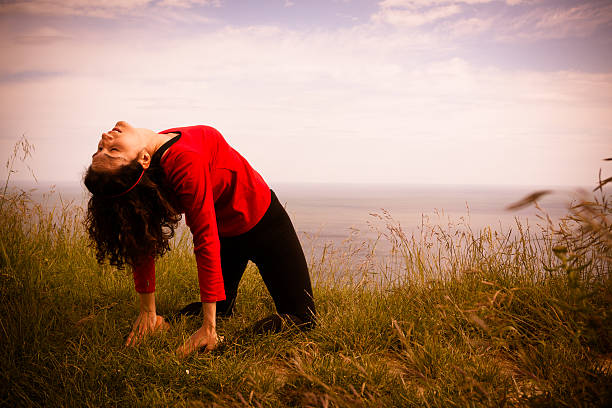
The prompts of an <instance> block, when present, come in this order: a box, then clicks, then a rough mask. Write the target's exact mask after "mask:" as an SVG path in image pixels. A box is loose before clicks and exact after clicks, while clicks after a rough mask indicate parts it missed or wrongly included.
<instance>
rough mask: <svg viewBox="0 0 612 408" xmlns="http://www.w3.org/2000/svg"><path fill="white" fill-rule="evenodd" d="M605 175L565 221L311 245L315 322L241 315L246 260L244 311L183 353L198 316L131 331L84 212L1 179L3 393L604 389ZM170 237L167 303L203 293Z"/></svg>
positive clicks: (249, 283)
mask: <svg viewBox="0 0 612 408" xmlns="http://www.w3.org/2000/svg"><path fill="white" fill-rule="evenodd" d="M608 181H609V179H608ZM601 184H602V185H601V186H600V187H599V188H598V189H597V191H596V193H595V195H592V194H586V193H585V194H586V195H585V196H584V197H583V199H581V200H579V201H576V202H574V203H573V204H572V205H571V206H570V207H569V208H568V215H567V216H566V217H564V218H563V219H562V220H561V221H560V222H559V223H553V222H547V221H546V215H545V213H544V212H542V214H541V218H542V223H541V225H540V226H527V225H523V224H521V223H518V224H517V225H516V227H515V228H513V230H512V231H499V230H495V229H493V228H484V229H481V230H477V231H472V230H471V229H470V228H469V226H465V225H464V226H461V225H457V226H453V225H449V226H447V227H439V226H429V225H423V228H422V229H421V233H420V234H419V235H418V236H414V235H412V234H411V235H408V234H406V233H405V232H404V231H403V230H402V229H401V228H400V227H399V224H398V223H395V222H393V221H392V220H391V219H390V218H386V220H387V221H388V228H387V230H386V232H385V236H384V237H383V238H382V239H389V240H390V241H391V242H392V244H393V248H394V249H393V253H392V254H391V256H390V257H389V258H386V259H385V261H384V262H382V263H381V262H377V261H376V257H375V256H374V253H375V248H372V247H368V246H363V245H362V244H361V243H356V244H355V245H354V246H353V247H352V248H353V250H349V251H339V250H334V249H333V248H329V249H328V250H326V251H323V253H321V254H320V255H317V256H314V255H313V256H312V257H311V258H310V268H311V271H312V273H313V276H314V292H315V300H316V303H317V307H318V312H319V325H318V327H317V328H316V329H314V330H313V331H311V332H308V333H300V332H284V333H280V334H275V335H268V336H253V335H250V334H248V333H247V332H245V330H244V328H245V327H247V326H248V325H249V324H251V323H253V322H255V321H256V320H258V319H259V318H261V317H263V316H265V315H267V314H269V313H271V312H273V310H274V309H273V302H272V300H271V298H270V297H269V295H268V294H267V291H266V289H265V287H264V286H263V283H262V282H261V279H260V278H259V275H258V274H257V272H256V269H255V267H254V266H253V265H250V266H249V267H248V269H247V271H246V273H245V277H244V279H243V282H242V283H241V286H240V290H239V296H238V304H237V313H236V315H235V316H234V317H232V318H230V319H226V320H221V321H219V323H218V325H219V327H218V331H219V332H220V334H222V335H224V336H225V337H226V339H227V340H226V343H225V346H224V347H223V348H222V349H221V350H218V351H216V352H214V353H211V354H199V355H194V356H191V357H189V358H187V359H185V360H178V359H177V358H176V357H175V355H174V353H173V351H174V350H175V349H176V347H178V345H180V344H181V343H182V341H184V339H185V338H186V337H187V336H188V335H189V334H190V333H191V332H192V331H193V330H194V329H195V328H196V327H197V326H198V324H199V322H198V319H184V320H181V321H180V322H179V323H177V324H176V325H174V326H173V327H171V329H170V330H169V331H168V332H166V333H164V334H162V335H159V336H155V337H152V338H149V339H147V340H146V341H145V342H144V343H143V344H141V345H140V346H139V347H136V348H124V347H123V342H124V341H123V340H124V337H125V335H126V334H127V333H128V332H129V330H130V326H131V321H132V319H133V318H134V317H135V313H136V312H135V311H136V310H137V309H136V297H135V294H134V292H133V289H132V282H131V279H130V277H129V276H127V275H126V274H125V272H119V271H116V270H113V269H112V268H110V267H108V266H105V265H102V266H100V265H98V264H96V262H95V256H94V254H93V251H92V249H91V247H90V246H89V244H88V241H87V239H86V235H85V232H84V230H83V228H82V219H83V214H82V211H81V210H80V209H79V207H78V206H74V205H71V204H69V203H68V204H63V205H60V206H59V207H56V208H55V209H53V210H47V209H45V206H44V205H41V204H39V203H34V202H31V201H30V200H29V199H28V194H27V193H24V192H15V191H14V190H11V189H10V188H8V187H5V188H4V191H3V195H2V198H1V200H2V201H1V204H0V212H1V214H0V288H1V289H0V344H2V346H3V352H2V353H1V354H0V362H1V364H2V370H1V374H0V376H1V378H0V384H1V385H0V405H2V406H45V407H47V406H92V407H94V406H95V407H99V406H191V407H201V406H218V407H243V406H255V407H258V406H266V407H277V406H308V407H333V406H338V407H380V406H398V407H410V406H415V407H422V406H427V407H448V406H460V407H464V406H484V407H489V406H551V407H552V406H555V407H557V406H571V407H579V406H607V405H609V404H610V402H611V401H612V391H611V390H612V365H611V361H612V360H611V356H612V355H611V353H612V321H611V311H612V308H611V303H612V282H611V280H610V260H611V259H612V253H611V245H610V242H611V233H612V231H611V229H610V204H609V202H608V193H607V190H606V189H607V188H608V187H609V186H608V184H607V182H606V181H605V180H604V181H602V183H601ZM7 186H8V184H7ZM534 197H535V196H534ZM534 197H531V198H530V199H528V200H526V201H525V202H524V203H522V204H529V203H530V202H531V201H533V199H534ZM535 198H537V197H535ZM381 217H383V218H384V217H385V215H384V214H383V215H382V216H381ZM173 245H174V246H173V250H172V251H171V252H170V253H169V254H168V255H167V256H165V257H164V258H163V259H162V260H160V262H159V263H158V268H157V270H158V292H157V302H158V309H159V310H160V311H161V312H162V313H165V312H170V311H173V310H176V309H178V308H179V307H181V306H183V305H184V304H186V303H187V302H190V301H192V300H194V299H197V297H198V293H197V283H196V276H195V272H194V271H195V265H194V260H193V256H192V253H191V248H190V240H189V236H188V235H183V236H182V237H181V238H180V239H177V240H176V241H175V242H174V244H173ZM359 254H361V255H365V256H362V257H361V258H359V259H360V261H359V262H351V261H352V260H353V259H357V258H356V257H357V255H359Z"/></svg>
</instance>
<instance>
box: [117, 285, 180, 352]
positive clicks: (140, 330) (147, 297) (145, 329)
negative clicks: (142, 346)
mask: <svg viewBox="0 0 612 408" xmlns="http://www.w3.org/2000/svg"><path fill="white" fill-rule="evenodd" d="M168 327H170V325H169V324H168V323H167V322H166V321H164V318H163V317H161V316H158V315H157V312H156V310H155V293H140V314H139V315H138V318H136V321H135V322H134V325H133V326H132V332H131V333H130V335H129V336H128V338H127V341H126V342H125V345H126V347H131V346H135V345H136V344H138V342H139V341H140V340H142V338H143V337H144V336H146V335H148V334H149V333H154V332H157V331H163V330H166V329H167V328H168Z"/></svg>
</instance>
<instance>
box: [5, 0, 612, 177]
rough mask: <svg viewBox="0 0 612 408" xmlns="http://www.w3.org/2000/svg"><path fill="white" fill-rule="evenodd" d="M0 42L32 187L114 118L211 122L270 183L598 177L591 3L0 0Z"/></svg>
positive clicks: (602, 49)
mask: <svg viewBox="0 0 612 408" xmlns="http://www.w3.org/2000/svg"><path fill="white" fill-rule="evenodd" d="M0 52H1V55H2V58H1V59H0V104H1V107H2V108H1V111H0V115H1V118H0V148H1V151H2V156H3V157H1V159H2V160H3V161H4V160H5V158H6V157H8V154H9V150H10V148H11V146H12V145H13V144H14V143H15V141H16V140H17V138H18V137H19V136H20V135H22V134H25V135H26V137H27V138H28V139H29V141H30V142H32V143H33V144H34V145H35V146H36V152H35V155H34V158H33V160H32V162H31V165H32V167H33V169H34V171H35V173H36V175H37V176H38V178H39V179H41V180H56V181H74V182H75V183H77V182H79V181H80V178H81V176H82V173H83V171H84V169H85V167H86V166H87V165H88V163H89V161H90V160H91V159H90V157H91V154H92V153H93V151H94V150H95V147H96V144H97V141H98V139H99V137H100V134H101V133H102V132H103V131H105V130H108V129H110V128H112V127H113V125H114V123H115V122H116V121H118V120H126V121H128V122H130V123H132V124H133V125H135V126H138V127H147V128H151V129H154V130H157V131H160V130H163V129H166V128H170V127H175V126H186V125H195V124H207V125H211V126H214V127H216V128H217V129H218V130H219V131H220V132H221V133H222V134H223V135H224V136H225V137H226V139H227V140H228V141H229V143H230V144H231V145H232V146H233V147H235V148H236V149H237V150H238V151H239V152H241V153H242V154H243V155H244V156H245V157H246V158H247V159H248V160H249V162H251V164H252V165H253V166H254V167H255V168H256V169H257V170H258V171H259V172H260V173H261V174H262V175H263V176H264V178H265V179H266V180H268V181H269V182H270V183H271V184H274V183H277V182H353V183H360V182H367V183H418V184H423V183H424V184H432V183H433V184H516V185H587V186H590V185H592V184H594V182H595V180H596V177H597V171H598V169H599V168H600V167H602V168H603V169H604V172H607V173H608V175H610V174H609V173H610V170H611V169H612V168H611V167H610V166H611V164H609V162H608V163H604V162H602V161H601V159H603V158H604V157H610V156H612V3H611V2H610V1H607V0H603V1H564V0H554V1H550V0H385V1H366V0H291V1H289V0H258V1H254V0H253V1H248V0H242V1H239V0H236V1H233V0H225V1H224V0H217V1H206V0H157V1H156V0H31V1H11V0H2V1H0ZM606 166H607V167H606ZM3 170H4V172H3V173H1V175H2V176H3V177H4V176H5V175H6V169H3ZM16 177H17V178H27V173H26V172H24V171H20V173H18V174H17V175H16Z"/></svg>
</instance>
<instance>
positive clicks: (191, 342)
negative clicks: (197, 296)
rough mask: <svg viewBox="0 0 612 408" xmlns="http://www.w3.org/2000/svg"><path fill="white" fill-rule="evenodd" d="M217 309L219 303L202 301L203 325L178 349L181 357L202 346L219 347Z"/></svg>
mask: <svg viewBox="0 0 612 408" xmlns="http://www.w3.org/2000/svg"><path fill="white" fill-rule="evenodd" d="M216 311H217V303H215V302H212V303H204V302H203V303H202V317H203V323H202V327H200V328H199V329H198V331H197V332H195V333H193V334H192V335H191V337H189V339H188V340H187V341H186V342H185V344H183V345H182V346H181V347H179V348H178V349H177V350H176V354H178V356H179V357H181V358H182V357H185V356H188V355H189V354H191V353H193V352H194V351H196V350H198V349H200V348H202V347H206V351H211V350H214V349H215V348H216V347H217V343H218V342H219V338H218V337H217V330H216Z"/></svg>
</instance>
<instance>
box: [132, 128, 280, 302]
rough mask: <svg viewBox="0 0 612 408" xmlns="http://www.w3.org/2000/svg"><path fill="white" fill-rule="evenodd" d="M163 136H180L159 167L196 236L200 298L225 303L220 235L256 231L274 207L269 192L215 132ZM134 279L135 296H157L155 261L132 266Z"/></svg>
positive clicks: (189, 130)
mask: <svg viewBox="0 0 612 408" xmlns="http://www.w3.org/2000/svg"><path fill="white" fill-rule="evenodd" d="M160 133H179V134H180V138H179V139H178V141H176V142H175V143H174V144H172V145H171V146H170V147H169V148H168V150H167V151H166V152H165V154H164V155H163V156H162V158H161V161H160V165H161V167H162V169H163V172H164V174H165V176H166V177H167V180H168V181H169V183H170V185H171V186H172V188H173V190H174V193H175V194H176V197H177V198H178V200H177V201H178V203H179V205H180V207H181V208H180V210H181V211H182V212H184V213H185V221H186V223H187V225H188V226H189V229H190V230H191V233H192V235H193V251H194V253H195V257H196V263H197V268H198V282H199V285H200V298H201V300H202V302H216V301H220V300H224V299H225V290H224V287H223V276H222V275H221V255H220V244H219V236H235V235H240V234H242V233H245V232H247V231H248V230H250V229H251V228H253V227H254V226H255V224H257V223H258V222H259V220H260V219H261V218H262V217H263V215H264V213H265V212H266V210H267V209H268V207H269V205H270V198H271V194H270V188H269V187H268V185H267V184H266V182H265V181H264V180H263V178H262V177H261V176H260V175H259V174H258V173H257V172H256V171H255V170H253V168H252V167H251V166H250V165H249V163H248V162H247V161H246V160H245V159H244V158H243V157H242V156H241V155H240V154H239V153H238V152H237V151H235V150H234V149H233V148H232V147H230V146H229V145H228V144H227V142H226V141H225V139H224V138H223V136H221V134H220V133H219V132H218V131H217V130H216V129H214V128H212V127H209V126H189V127H179V128H172V129H167V130H164V131H163V132H160ZM133 275H134V286H135V288H136V291H137V292H139V293H151V292H154V291H155V260H154V258H153V257H150V258H148V259H146V260H144V261H143V262H141V263H139V264H137V265H134V268H133Z"/></svg>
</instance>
